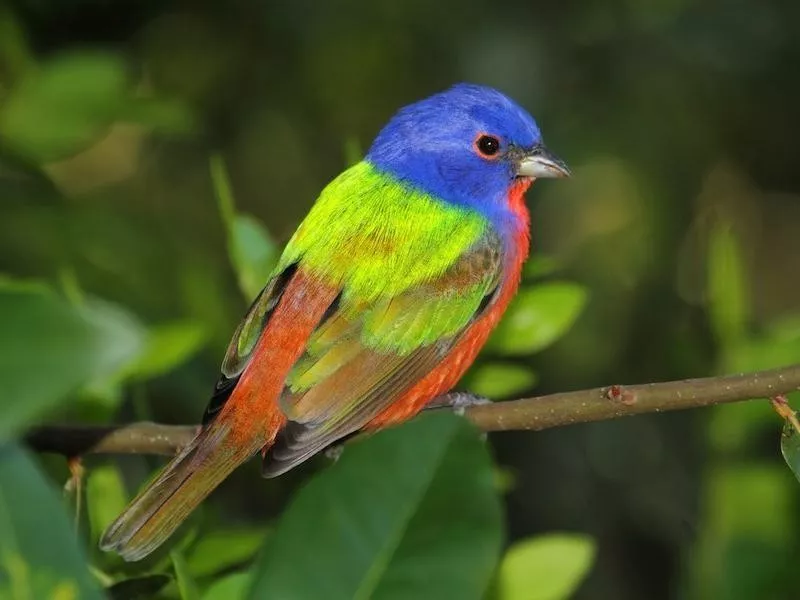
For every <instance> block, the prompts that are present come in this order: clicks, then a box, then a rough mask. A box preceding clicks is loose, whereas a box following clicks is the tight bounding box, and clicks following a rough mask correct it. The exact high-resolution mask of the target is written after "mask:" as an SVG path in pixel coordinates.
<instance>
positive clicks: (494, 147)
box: [475, 134, 500, 158]
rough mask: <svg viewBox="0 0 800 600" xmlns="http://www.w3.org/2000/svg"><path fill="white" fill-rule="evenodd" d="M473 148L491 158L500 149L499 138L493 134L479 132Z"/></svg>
mask: <svg viewBox="0 0 800 600" xmlns="http://www.w3.org/2000/svg"><path fill="white" fill-rule="evenodd" d="M475 149H476V150H477V151H478V154H480V155H481V156H483V157H484V158H492V157H494V156H496V155H497V153H498V152H499V151H500V140H499V139H497V138H496V137H495V136H493V135H486V134H481V135H479V136H478V137H477V139H476V140H475Z"/></svg>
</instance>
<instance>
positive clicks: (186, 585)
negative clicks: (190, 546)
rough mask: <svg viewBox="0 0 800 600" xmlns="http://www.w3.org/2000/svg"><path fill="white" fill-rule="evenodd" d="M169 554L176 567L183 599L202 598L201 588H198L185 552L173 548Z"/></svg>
mask: <svg viewBox="0 0 800 600" xmlns="http://www.w3.org/2000/svg"><path fill="white" fill-rule="evenodd" d="M169 555H170V558H171V559H172V566H173V567H174V568H175V580H176V581H177V582H178V591H179V592H180V595H181V600H200V590H199V589H197V584H196V583H195V581H194V578H193V577H192V574H191V573H190V572H189V566H188V565H187V564H186V559H185V558H184V557H183V553H182V552H181V551H180V550H173V551H172V552H170V553H169Z"/></svg>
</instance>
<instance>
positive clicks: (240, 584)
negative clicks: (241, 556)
mask: <svg viewBox="0 0 800 600" xmlns="http://www.w3.org/2000/svg"><path fill="white" fill-rule="evenodd" d="M252 579H253V578H252V576H251V575H250V573H234V574H233V575H228V576H227V577H223V578H222V579H219V580H217V581H215V582H214V583H213V584H211V585H210V586H209V587H208V590H206V593H205V594H203V600H239V599H240V598H244V597H246V595H247V590H248V589H249V588H250V584H251V582H252Z"/></svg>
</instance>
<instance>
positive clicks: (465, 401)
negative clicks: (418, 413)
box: [425, 392, 492, 416]
mask: <svg viewBox="0 0 800 600" xmlns="http://www.w3.org/2000/svg"><path fill="white" fill-rule="evenodd" d="M491 403H492V401H491V400H489V399H488V398H484V397H483V396H476V395H475V394H470V393H469V392H450V393H449V394H443V395H442V396H436V398H434V399H433V400H431V401H430V402H428V404H427V405H426V406H425V410H432V409H437V408H450V409H452V410H453V412H454V413H456V414H457V415H461V416H463V415H464V413H465V412H466V410H467V409H468V408H469V407H470V406H480V405H482V404H491Z"/></svg>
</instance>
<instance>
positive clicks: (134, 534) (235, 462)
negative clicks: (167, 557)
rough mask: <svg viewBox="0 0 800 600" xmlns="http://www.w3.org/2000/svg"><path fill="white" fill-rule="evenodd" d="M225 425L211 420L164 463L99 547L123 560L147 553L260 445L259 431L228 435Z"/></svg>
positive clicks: (156, 546)
mask: <svg viewBox="0 0 800 600" xmlns="http://www.w3.org/2000/svg"><path fill="white" fill-rule="evenodd" d="M230 434H231V427H230V424H228V423H225V422H223V421H221V420H219V419H218V420H217V421H215V422H213V423H212V424H211V425H209V426H208V427H207V428H206V429H204V430H203V431H201V432H200V433H199V434H198V435H197V437H196V438H195V439H194V440H192V442H190V443H189V444H188V445H187V446H186V448H184V449H183V450H182V451H181V452H180V454H178V455H177V456H176V457H175V458H174V459H172V461H171V462H170V463H169V464H168V465H167V466H166V467H164V469H163V470H162V471H161V472H160V473H159V474H158V476H157V477H156V478H155V479H154V480H153V481H152V482H151V483H150V484H149V485H148V486H147V487H145V488H144V490H142V491H141V492H140V493H139V495H137V496H136V498H134V499H133V501H132V502H131V503H130V504H129V505H128V507H127V508H126V509H125V511H124V512H123V513H122V514H121V515H120V516H119V517H118V518H117V520H116V521H114V522H113V523H112V524H111V525H110V526H109V527H108V529H106V531H105V533H104V534H103V538H102V540H101V541H100V547H101V548H102V549H103V550H106V551H115V552H117V553H119V554H120V555H121V556H122V557H123V558H124V559H125V560H129V561H134V560H140V559H142V558H144V557H145V556H147V555H148V554H150V553H151V552H153V551H154V550H155V549H156V548H158V547H159V546H160V545H161V544H163V543H164V541H166V539H167V538H168V537H169V536H170V535H172V533H173V532H174V531H175V530H176V529H177V528H178V526H179V525H180V524H181V523H182V522H183V521H184V519H186V517H187V516H188V515H189V513H190V512H192V511H193V510H194V509H195V508H196V507H197V505H198V504H200V502H202V501H203V499H204V498H205V497H206V496H208V495H209V494H210V493H211V491H212V490H213V489H214V488H216V487H217V486H218V485H219V484H220V482H222V480H223V479H225V478H226V477H227V476H228V475H229V474H230V473H231V472H232V471H233V470H234V469H235V468H236V467H238V466H239V465H240V464H242V463H243V462H244V461H246V460H247V459H248V458H250V457H251V456H253V455H254V454H255V453H256V452H258V451H259V450H260V449H261V447H262V446H263V445H264V439H263V437H262V436H260V435H253V436H250V437H251V438H252V439H248V440H242V439H241V436H239V435H237V439H236V440H235V442H234V440H233V439H232V436H231V435H230Z"/></svg>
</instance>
